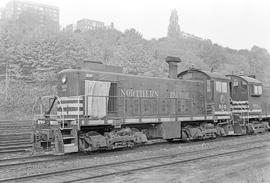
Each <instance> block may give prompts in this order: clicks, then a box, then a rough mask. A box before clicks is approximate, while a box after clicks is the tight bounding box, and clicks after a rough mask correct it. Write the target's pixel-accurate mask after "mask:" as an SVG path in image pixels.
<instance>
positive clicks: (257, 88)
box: [251, 85, 262, 95]
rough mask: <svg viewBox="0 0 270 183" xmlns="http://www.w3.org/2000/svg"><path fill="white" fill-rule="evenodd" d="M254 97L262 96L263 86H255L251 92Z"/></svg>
mask: <svg viewBox="0 0 270 183" xmlns="http://www.w3.org/2000/svg"><path fill="white" fill-rule="evenodd" d="M251 94H252V95H262V86H260V85H253V90H252V92H251Z"/></svg>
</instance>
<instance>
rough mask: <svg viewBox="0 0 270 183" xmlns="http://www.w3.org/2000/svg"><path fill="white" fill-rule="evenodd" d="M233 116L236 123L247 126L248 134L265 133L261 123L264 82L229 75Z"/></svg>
mask: <svg viewBox="0 0 270 183" xmlns="http://www.w3.org/2000/svg"><path fill="white" fill-rule="evenodd" d="M227 77H228V78H230V94H231V106H232V114H233V119H234V121H235V122H237V121H239V122H240V123H243V124H244V125H245V126H247V132H248V133H253V132H254V133H257V132H264V131H265V128H264V124H263V123H261V122H260V121H261V118H262V103H263V97H262V95H263V85H262V82H261V81H259V80H257V79H255V78H253V77H248V76H242V75H240V76H237V75H228V76H227ZM267 126H268V125H267Z"/></svg>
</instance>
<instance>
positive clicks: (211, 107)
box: [178, 68, 230, 121]
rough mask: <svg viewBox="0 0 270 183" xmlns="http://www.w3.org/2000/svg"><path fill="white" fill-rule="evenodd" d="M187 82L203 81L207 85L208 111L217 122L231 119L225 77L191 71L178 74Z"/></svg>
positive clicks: (196, 70) (212, 73)
mask: <svg viewBox="0 0 270 183" xmlns="http://www.w3.org/2000/svg"><path fill="white" fill-rule="evenodd" d="M178 78H182V79H185V80H202V81H205V84H206V95H207V96H206V109H207V113H208V114H211V115H213V117H214V120H215V121H224V120H227V119H230V98H229V90H228V83H229V80H228V78H226V77H225V76H224V75H222V74H219V73H216V72H208V71H202V70H198V69H193V68H192V69H189V70H186V71H183V72H181V73H180V74H178Z"/></svg>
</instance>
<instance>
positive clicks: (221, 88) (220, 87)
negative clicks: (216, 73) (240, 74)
mask: <svg viewBox="0 0 270 183" xmlns="http://www.w3.org/2000/svg"><path fill="white" fill-rule="evenodd" d="M227 91H228V86H227V82H221V81H216V92H220V93H227Z"/></svg>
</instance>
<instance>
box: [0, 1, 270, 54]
mask: <svg viewBox="0 0 270 183" xmlns="http://www.w3.org/2000/svg"><path fill="white" fill-rule="evenodd" d="M8 1H9V0H0V7H3V6H4V5H5V4H6V3H7V2H8ZM31 1H33V2H41V3H46V4H50V5H55V6H58V7H59V9H60V25H61V26H65V25H67V24H71V23H75V22H76V21H77V20H79V19H81V18H89V19H93V20H98V21H102V22H104V23H105V24H106V25H109V24H110V23H111V22H113V23H114V26H115V28H117V29H119V30H120V31H124V30H126V29H129V28H135V29H136V30H137V31H139V32H140V33H141V34H142V35H143V36H144V38H146V39H152V38H156V39H158V38H161V37H164V36H166V34H167V28H168V24H169V18H170V13H171V10H172V9H176V10H177V12H178V16H179V25H180V29H181V30H182V31H183V32H186V33H190V34H193V35H196V36H199V37H201V38H204V39H210V40H211V41H212V42H213V43H217V44H219V45H222V46H224V47H230V48H233V49H250V48H251V47H252V46H253V45H257V46H259V47H263V48H266V49H267V50H268V52H269V53H270V0H31Z"/></svg>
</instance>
